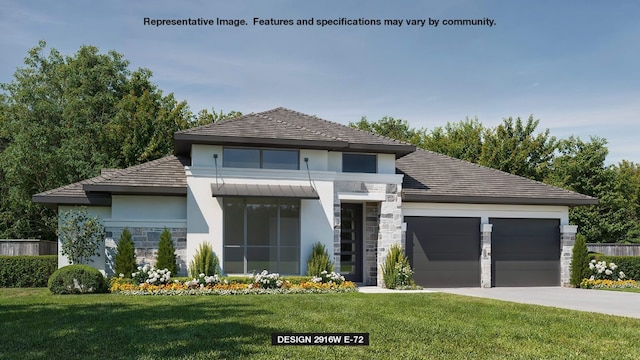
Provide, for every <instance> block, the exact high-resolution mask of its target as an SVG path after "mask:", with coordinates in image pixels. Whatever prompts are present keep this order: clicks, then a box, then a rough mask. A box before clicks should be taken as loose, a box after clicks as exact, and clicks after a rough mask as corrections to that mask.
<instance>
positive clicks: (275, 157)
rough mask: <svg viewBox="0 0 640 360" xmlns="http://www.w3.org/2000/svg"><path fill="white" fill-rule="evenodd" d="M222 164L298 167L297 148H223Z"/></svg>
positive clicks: (281, 167)
mask: <svg viewBox="0 0 640 360" xmlns="http://www.w3.org/2000/svg"><path fill="white" fill-rule="evenodd" d="M222 154H223V155H222V159H223V162H222V166H224V167H235V168H254V169H285V170H298V169H299V168H300V161H299V154H298V150H273V149H250V148H224V149H223V151H222Z"/></svg>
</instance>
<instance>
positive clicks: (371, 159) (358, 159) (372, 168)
mask: <svg viewBox="0 0 640 360" xmlns="http://www.w3.org/2000/svg"><path fill="white" fill-rule="evenodd" d="M377 168H378V166H377V157H376V155H374V154H351V153H343V154H342V172H355V173H376V172H377Z"/></svg>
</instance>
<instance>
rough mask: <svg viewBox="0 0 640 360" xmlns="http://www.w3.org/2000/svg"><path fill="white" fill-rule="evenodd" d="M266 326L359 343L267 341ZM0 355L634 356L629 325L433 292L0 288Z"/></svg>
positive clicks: (636, 329) (637, 323) (638, 329)
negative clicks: (363, 336)
mask: <svg viewBox="0 0 640 360" xmlns="http://www.w3.org/2000/svg"><path fill="white" fill-rule="evenodd" d="M274 332H296V333H301V332H367V333H369V334H370V345H369V346H359V347H347V346H272V345H271V336H270V335H271V333H274ZM0 334H1V335H0V359H56V358H59V359H116V358H118V359H119V358H135V359H176V358H177V359H218V358H242V357H244V358H251V359H283V358H284V359H323V358H326V359H429V358H436V359H464V358H467V359H477V358H483V359H505V358H524V359H541V358H558V359H570V358H603V357H607V358H615V359H623V358H627V359H637V358H640V347H639V346H638V343H639V341H640V320H639V319H629V318H622V317H616V316H608V315H600V314H590V313H583V312H578V311H571V310H562V309H555V308H548V307H542V306H533V305H524V304H515V303H507V302H501V301H495V300H487V299H480V298H473V297H462V296H456V295H450V294H441V293H416V294H362V293H347V294H312V295H236V296H172V297H171V296H124V295H115V294H101V295H80V296H78V295H51V294H50V293H49V292H48V290H47V289H0Z"/></svg>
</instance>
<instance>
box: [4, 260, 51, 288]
mask: <svg viewBox="0 0 640 360" xmlns="http://www.w3.org/2000/svg"><path fill="white" fill-rule="evenodd" d="M56 269H58V255H40V256H0V287H45V286H47V281H48V280H49V277H50V276H51V274H53V272H54V271H56Z"/></svg>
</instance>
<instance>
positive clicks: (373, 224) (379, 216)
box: [333, 181, 405, 286]
mask: <svg viewBox="0 0 640 360" xmlns="http://www.w3.org/2000/svg"><path fill="white" fill-rule="evenodd" d="M401 190H402V185H399V184H385V183H366V182H361V181H336V182H335V184H334V224H335V226H334V241H333V243H334V246H333V256H334V264H335V271H337V272H339V271H340V199H339V198H338V194H339V193H340V192H351V193H363V194H384V200H383V201H380V202H366V203H365V204H364V213H365V222H364V228H365V229H364V241H363V242H364V244H363V245H364V259H363V260H364V261H363V262H364V273H363V281H364V282H365V284H367V285H378V286H383V281H382V273H381V272H379V271H378V269H380V267H381V266H382V262H384V258H385V256H386V254H387V251H388V249H389V247H390V246H391V245H392V244H394V243H399V244H400V245H401V246H402V247H403V248H404V246H405V239H404V237H405V236H404V234H405V233H404V231H403V229H402V211H401V209H400V207H401V205H402V198H401V195H400V194H401V193H400V192H401ZM374 254H375V255H374Z"/></svg>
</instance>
